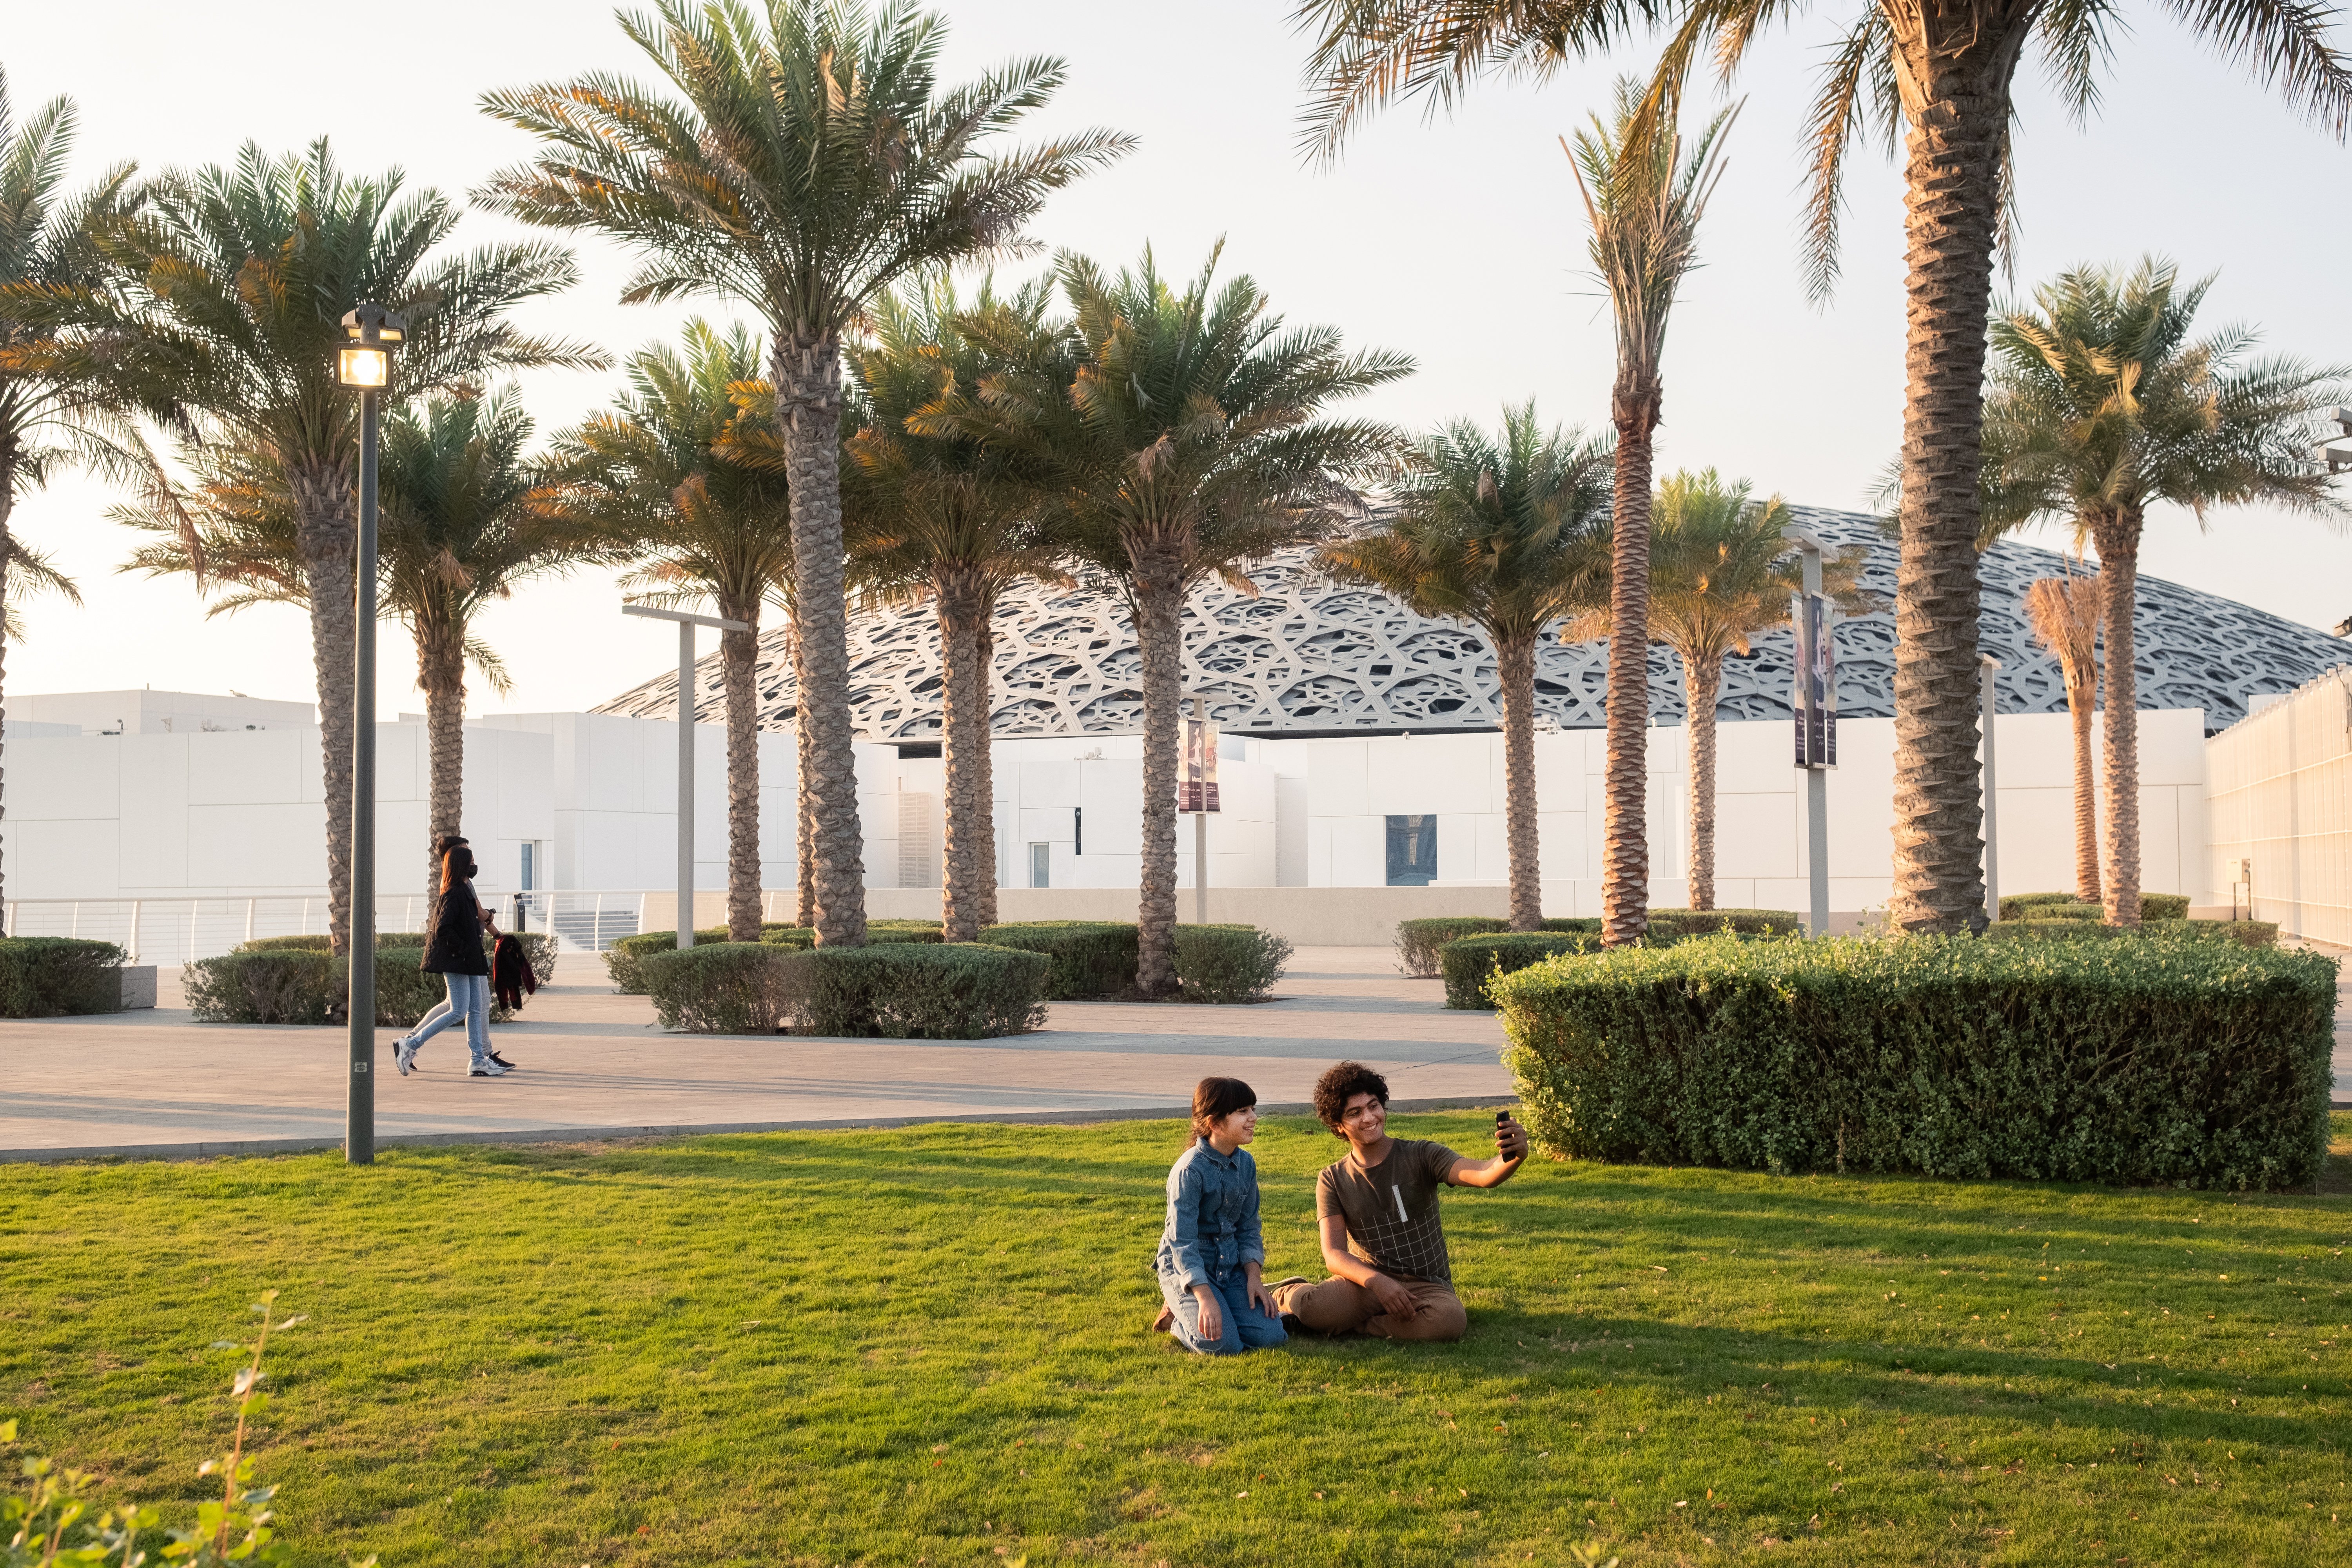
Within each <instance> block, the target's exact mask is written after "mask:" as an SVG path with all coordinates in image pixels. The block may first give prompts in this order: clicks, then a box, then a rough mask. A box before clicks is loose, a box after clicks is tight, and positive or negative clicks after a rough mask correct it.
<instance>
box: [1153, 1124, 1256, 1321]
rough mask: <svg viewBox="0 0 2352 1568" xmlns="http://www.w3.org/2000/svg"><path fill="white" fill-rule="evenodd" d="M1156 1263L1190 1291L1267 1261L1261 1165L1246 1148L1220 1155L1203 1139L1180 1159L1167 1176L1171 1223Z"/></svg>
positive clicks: (1169, 1222)
mask: <svg viewBox="0 0 2352 1568" xmlns="http://www.w3.org/2000/svg"><path fill="white" fill-rule="evenodd" d="M1154 1262H1155V1264H1156V1265H1157V1267H1158V1268H1159V1270H1160V1273H1161V1274H1163V1275H1165V1276H1167V1277H1168V1278H1170V1279H1173V1280H1175V1281H1176V1283H1177V1284H1178V1285H1179V1286H1181V1287H1182V1288H1184V1289H1191V1288H1192V1286H1194V1285H1205V1284H1209V1283H1212V1282H1213V1280H1215V1279H1224V1278H1226V1277H1227V1276H1229V1275H1232V1274H1233V1273H1234V1272H1235V1271H1236V1270H1238V1269H1239V1268H1241V1267H1242V1265H1244V1264H1245V1263H1256V1264H1260V1265H1263V1264H1264V1263H1265V1237H1263V1236H1262V1235H1260V1233H1259V1230H1258V1219H1257V1162H1256V1161H1255V1160H1253V1159H1251V1158H1250V1154H1249V1151H1248V1150H1246V1149H1236V1150H1234V1152H1232V1153H1230V1154H1220V1153H1218V1152H1217V1151H1216V1149H1215V1147H1214V1146H1213V1145H1212V1144H1211V1143H1210V1142H1209V1141H1208V1140H1207V1139H1206V1138H1202V1139H1198V1140H1196V1141H1195V1142H1193V1144H1192V1147H1191V1148H1190V1149H1187V1150H1185V1151H1184V1152H1183V1153H1181V1154H1180V1155H1178V1156H1177V1158H1176V1163H1175V1165H1174V1167H1173V1168H1172V1169H1171V1170H1170V1171H1169V1173H1168V1224H1167V1226H1166V1228H1165V1229H1163V1230H1162V1231H1161V1232H1160V1255H1159V1257H1158V1258H1156V1259H1154Z"/></svg>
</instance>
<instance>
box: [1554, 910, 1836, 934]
mask: <svg viewBox="0 0 2352 1568" xmlns="http://www.w3.org/2000/svg"><path fill="white" fill-rule="evenodd" d="M1804 923H1805V922H1804V921H1801V920H1799V919H1798V918H1797V912H1796V910H1651V911H1650V929H1649V934H1650V935H1652V936H1712V935H1714V934H1715V933H1716V932H1717V931H1722V930H1723V929H1724V928H1726V927H1729V928H1730V929H1731V930H1733V931H1738V933H1739V934H1740V935H1742V936H1794V935H1797V934H1799V933H1800V932H1801V931H1803V930H1804ZM1593 929H1594V930H1595V931H1598V930H1600V929H1601V928H1600V922H1599V921H1595V922H1593Z"/></svg>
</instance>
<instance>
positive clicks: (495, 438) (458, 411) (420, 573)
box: [380, 393, 608, 889]
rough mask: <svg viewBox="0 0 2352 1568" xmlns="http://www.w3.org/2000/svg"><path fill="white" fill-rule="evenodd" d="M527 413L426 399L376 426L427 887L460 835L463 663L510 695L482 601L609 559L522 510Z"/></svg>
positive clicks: (387, 564)
mask: <svg viewBox="0 0 2352 1568" xmlns="http://www.w3.org/2000/svg"><path fill="white" fill-rule="evenodd" d="M530 437H531V421H530V416H529V415H527V414H525V413H524V412H523V410H522V405H521V404H520V403H519V402H518V401H516V399H515V397H514V396H513V395H512V394H511V393H508V394H501V395H495V396H492V397H489V398H487V399H485V398H476V397H448V398H434V399H432V400H430V401H429V402H428V403H426V405H425V408H424V410H423V412H422V414H421V415H420V414H419V413H417V412H416V411H414V410H399V411H395V412H394V414H393V416H391V417H390V418H389V419H387V420H386V421H385V422H384V431H383V490H384V510H383V534H382V542H383V553H382V555H381V557H380V559H381V562H382V569H383V595H382V597H381V603H382V604H383V607H384V609H385V610H386V611H387V612H388V613H389V614H390V615H392V616H394V617H395V618H397V619H399V620H402V621H404V622H406V623H407V624H408V627H409V630H410V632H411V633H412V634H413V635H414V637H415V640H416V684H417V686H418V688H419V689H422V690H423V691H424V693H425V735H426V740H427V746H428V751H429V757H430V763H429V769H428V773H429V777H430V781H431V782H430V784H429V785H428V804H427V805H426V809H425V844H426V866H425V872H426V879H425V887H426V888H428V889H430V888H432V887H433V886H435V882H434V880H433V879H434V878H435V877H436V876H437V875H438V872H439V862H438V860H437V858H435V857H434V856H433V855H432V853H431V846H432V845H434V844H436V843H439V842H441V841H442V840H443V839H444V838H445V837H448V836H450V835H454V834H457V833H459V832H461V831H463V828H462V826H461V823H462V819H463V817H464V814H465V788H466V734H465V727H464V726H465V716H466V666H467V664H469V663H470V664H471V665H473V667H474V668H476V669H478V670H479V671H480V672H481V675H482V679H483V681H484V682H485V684H487V685H488V687H489V689H491V690H492V691H494V692H497V693H499V695H501V696H503V695H505V694H506V692H507V691H508V689H509V685H508V681H507V676H506V666H505V663H504V661H503V660H501V659H500V658H499V656H498V653H497V652H496V650H494V649H493V648H491V647H490V646H489V645H488V643H487V642H485V641H483V640H482V638H481V637H479V636H478V635H477V634H476V632H475V620H476V618H477V617H478V616H479V615H480V614H481V612H482V611H483V609H485V608H486V607H487V606H488V605H490V604H491V603H492V602H493V601H495V600H499V599H504V598H507V597H509V595H512V594H513V592H514V589H515V586H516V584H519V583H521V582H523V581H524V580H525V579H527V578H530V577H535V576H540V575H543V574H551V573H562V572H565V571H568V570H570V569H571V568H572V567H573V566H576V565H581V564H583V563H586V562H588V561H590V560H593V559H596V558H598V557H600V556H602V555H604V554H606V553H608V552H607V551H606V550H605V549H604V545H603V542H602V541H601V540H599V539H598V538H596V537H595V536H593V535H592V534H591V533H589V532H588V531H586V530H584V529H581V528H578V527H576V526H573V525H572V524H570V523H569V522H568V521H566V520H565V519H563V518H562V516H561V515H553V516H551V515H550V514H549V513H548V512H547V511H545V510H541V509H540V508H537V507H534V506H532V505H531V504H530V500H531V497H532V492H533V489H534V487H535V485H536V482H537V479H538V475H537V473H536V472H535V471H534V465H532V464H531V463H530V462H529V461H528V460H526V458H524V456H523V448H524V447H526V446H528V445H529V444H530Z"/></svg>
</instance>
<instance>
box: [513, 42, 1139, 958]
mask: <svg viewBox="0 0 2352 1568" xmlns="http://www.w3.org/2000/svg"><path fill="white" fill-rule="evenodd" d="M621 26H622V29H623V31H624V32H625V33H626V34H627V35H628V37H629V38H630V39H631V41H632V42H634V43H635V44H636V45H637V46H638V47H640V48H642V49H643V50H645V52H646V55H647V56H648V57H650V58H652V59H653V61H654V63H655V64H656V66H657V67H658V68H659V69H660V70H661V73H662V75H663V76H665V77H666V78H667V79H668V80H669V82H670V84H671V85H672V86H674V87H675V88H676V89H677V90H678V91H679V92H680V93H681V94H683V95H684V98H685V101H684V102H683V103H680V102H677V101H675V100H668V99H665V98H662V97H659V96H657V95H656V94H655V93H652V92H648V91H647V90H646V89H643V88H641V87H639V86H637V85H636V84H635V83H632V82H629V81H627V80H625V79H620V78H616V77H612V76H608V75H604V74H603V73H596V74H592V75H589V76H585V77H583V78H580V79H577V80H575V81H572V82H569V83H562V84H554V85H548V86H541V87H533V88H524V89H517V90H513V91H508V92H496V93H491V94H489V95H488V96H487V97H486V98H484V100H482V101H483V107H484V108H485V109H486V110H488V112H489V113H491V114H493V115H495V116H497V117H498V118H499V119H501V120H504V121H508V122H509V123H510V124H514V125H519V126H520V127H522V128H523V129H525V130H527V131H530V132H533V133H534V134H536V135H538V136H540V137H541V138H543V139H544V140H545V141H546V142H549V143H550V144H551V145H549V146H548V147H547V148H546V149H545V150H544V151H543V152H541V154H540V155H539V157H538V158H537V159H536V160H535V161H534V162H533V163H530V164H528V165H525V166H522V167H520V168H516V169H511V170H509V171H507V172H505V173H503V174H499V175H497V176H496V177H494V178H493V179H492V180H491V182H490V184H489V187H488V193H487V194H488V197H489V199H490V200H491V201H492V202H493V203H494V204H495V205H498V206H499V207H501V208H503V209H504V210H506V211H507V212H509V213H512V214H514V215H515V216H518V217H521V218H523V219H526V220H527V221H530V222H532V223H541V224H548V225H551V226H557V227H562V228H574V229H594V230H597V231H599V232H601V233H604V234H607V235H610V236H612V237H614V238H616V239H619V240H621V241H622V242H623V243H625V244H626V245H627V246H629V247H631V248H632V249H634V250H635V251H637V252H638V253H639V255H640V256H641V257H642V258H643V265H642V266H641V267H640V268H639V270H638V272H637V274H636V276H635V278H634V279H631V281H630V283H629V286H628V288H627V289H626V290H625V293H624V294H623V296H622V297H623V299H624V300H667V299H671V298H676V297H678V296H683V295H688V294H694V293H700V292H715V293H723V294H728V295H731V296H733V297H734V298H736V299H739V300H743V301H744V302H746V303H747V304H749V305H751V306H752V307H753V308H755V309H757V310H760V311H761V312H762V313H763V314H764V316H765V317H766V319H767V323H768V330H769V333H770V338H771V342H770V344H769V350H770V355H771V370H770V377H771V379H772V381H773V383H774V384H775V387H776V392H777V400H778V405H779V407H780V408H781V409H782V411H783V420H782V428H783V440H784V445H785V448H786V450H787V452H788V454H789V456H790V458H791V464H792V473H791V479H792V507H793V554H794V557H795V559H796V560H797V562H798V563H799V565H798V582H797V585H796V593H795V598H794V604H795V607H796V608H797V610H798V619H797V620H796V621H795V623H794V625H795V629H796V631H797V633H798V637H799V647H800V658H801V663H802V665H803V668H804V670H805V672H806V681H805V683H804V684H803V686H802V687H801V694H802V695H801V712H800V721H801V723H802V724H803V726H804V727H805V728H806V729H807V731H808V735H809V746H810V758H811V778H810V787H811V788H812V790H813V792H814V801H815V805H816V809H817V816H816V822H815V827H814V832H815V838H816V843H815V854H814V861H815V879H816V895H817V904H818V907H817V940H818V942H823V943H843V944H847V945H856V944H857V943H859V942H863V941H864V940H865V932H866V898H865V885H864V866H863V862H862V860H861V858H860V853H861V849H862V845H863V838H862V835H861V832H860V830H859V827H858V823H857V780H856V769H855V764H854V761H853V755H852V752H851V742H853V740H854V739H855V736H854V734H853V732H852V729H851V721H850V712H849V681H848V649H847V642H846V637H847V633H846V630H845V625H844V616H845V608H844V600H843V581H842V561H843V553H844V552H843V543H842V535H841V483H840V450H839V431H840V423H841V410H842V385H841V343H842V338H843V334H844V333H845V331H848V330H849V329H850V328H851V326H852V325H853V324H854V323H856V321H857V320H858V318H859V317H860V316H861V315H862V314H863V313H864V311H865V310H866V308H867V306H868V305H869V304H870V303H871V302H872V301H873V300H875V299H877V297H878V296H880V295H881V293H882V292H883V291H884V290H886V289H889V288H890V287H891V286H892V285H893V284H894V283H896V282H897V281H898V279H902V278H907V277H911V276H914V275H917V274H919V273H920V272H923V271H925V270H927V269H929V268H935V267H939V266H943V265H947V264H950V263H954V262H957V261H962V260H966V259H970V258H974V257H978V256H983V255H987V254H990V253H992V252H999V251H1004V250H1007V249H1009V248H1012V247H1014V246H1016V245H1017V244H1018V242H1019V241H1020V239H1021V235H1022V230H1023V228H1024V226H1025V225H1026V224H1027V223H1028V221H1029V219H1030V217H1031V216H1033V215H1034V213H1035V212H1036V211H1037V209H1038V208H1039V207H1040V206H1041V205H1043V204H1044V201H1045V197H1046V195H1047V194H1048V193H1050V192H1052V191H1054V190H1055V189H1057V188H1059V187H1060V186H1062V185H1064V184H1067V183H1068V182H1069V181H1071V180H1072V179H1075V178H1076V177H1077V176H1078V175H1080V174H1085V173H1086V172H1087V171H1088V170H1090V169H1093V168H1095V167H1097V166H1098V165H1100V164H1101V163H1105V162H1106V161H1108V160H1109V159H1111V158H1113V157H1116V156H1117V155H1118V154H1119V153H1123V152H1124V151H1126V149H1127V147H1128V146H1129V139H1128V138H1126V137H1123V136H1118V135H1114V134H1112V133H1110V132H1101V131H1089V132H1080V133H1078V134H1076V135H1073V136H1068V137H1065V138H1062V139H1060V140H1057V141H1054V142H1046V143H1045V144H1043V145H1041V146H1037V147H1032V148H1027V149H1024V150H1021V151H1018V152H1014V153H1008V154H1005V155H1003V156H999V157H990V156H988V155H986V154H985V153H983V152H982V147H983V144H984V143H986V142H988V141H989V139H990V138H992V136H994V135H996V134H997V133H999V132H1003V131H1005V130H1007V129H1009V128H1010V127H1011V126H1012V125H1013V123H1014V122H1015V121H1018V120H1020V119H1021V117H1022V116H1023V115H1024V114H1025V113H1027V112H1028V110H1032V109H1034V108H1036V107H1038V106H1039V105H1041V104H1043V103H1045V101H1046V100H1048V99H1049V98H1051V97H1052V95H1053V93H1054V91H1055V89H1057V88H1059V87H1060V85H1061V83H1062V79H1063V77H1064V74H1065V73H1064V68H1063V65H1062V63H1061V62H1060V61H1059V60H1056V59H1051V58H1034V59H1029V60H1023V61H1019V62H1016V63H1014V64H1013V65H1011V66H1009V67H1006V68H1003V69H1002V70H999V71H997V72H994V73H992V74H991V75H988V76H985V77H982V79H979V80H978V81H975V82H972V83H970V84H968V85H965V86H961V87H955V88H942V87H941V86H940V83H939V80H938V76H937V68H938V62H939V55H940V47H941V45H942V43H943V41H944V39H945V37H946V25H945V23H944V21H943V19H942V18H940V17H939V16H936V15H933V14H930V13H927V12H923V11H919V10H917V9H916V8H915V7H914V6H913V5H908V4H905V3H904V0H887V4H885V5H883V6H882V7H881V8H880V9H879V10H869V9H868V8H867V6H866V5H864V4H863V3H862V0H768V3H767V4H766V5H765V6H764V7H763V8H761V10H759V11H756V12H755V11H754V10H753V9H752V8H751V6H749V5H744V4H742V3H740V0H709V3H707V4H702V5H694V4H689V3H688V0H661V4H660V5H659V6H658V8H657V9H656V12H655V13H654V14H653V15H651V16H646V15H625V16H623V17H622V19H621Z"/></svg>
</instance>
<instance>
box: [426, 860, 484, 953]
mask: <svg viewBox="0 0 2352 1568" xmlns="http://www.w3.org/2000/svg"><path fill="white" fill-rule="evenodd" d="M417 967H418V968H420V969H423V970H425V971H427V972H428V973H434V974H488V973H489V972H490V959H489V954H488V953H487V952H484V951H483V948H482V906H481V904H480V902H479V901H478V900H476V899H475V897H474V884H473V883H471V882H457V883H455V884H453V885H452V886H451V887H450V889H449V890H448V891H447V892H446V893H443V894H442V895H441V896H440V897H439V898H437V899H436V900H433V927H432V931H431V932H430V934H428V935H427V936H426V938H425V962H424V963H421V964H419V965H418V966H417Z"/></svg>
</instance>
